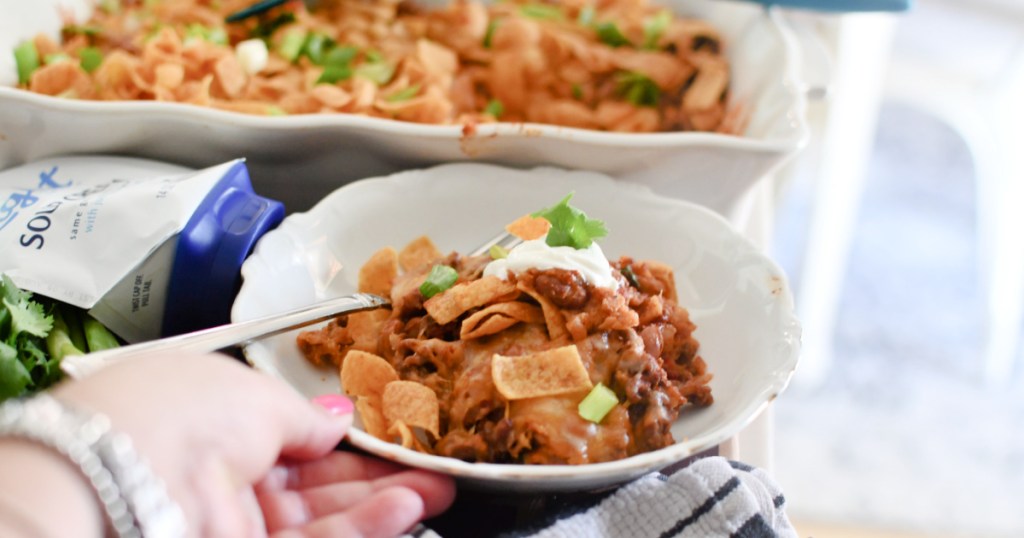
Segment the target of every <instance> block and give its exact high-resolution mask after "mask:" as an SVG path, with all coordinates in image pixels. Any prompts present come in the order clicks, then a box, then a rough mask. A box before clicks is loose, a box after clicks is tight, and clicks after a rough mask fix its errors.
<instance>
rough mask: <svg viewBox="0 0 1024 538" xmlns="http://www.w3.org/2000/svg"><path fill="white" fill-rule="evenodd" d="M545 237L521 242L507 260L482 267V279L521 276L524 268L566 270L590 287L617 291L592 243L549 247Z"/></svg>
mask: <svg viewBox="0 0 1024 538" xmlns="http://www.w3.org/2000/svg"><path fill="white" fill-rule="evenodd" d="M544 241H545V238H543V237H542V238H540V239H533V240H530V241H523V242H522V243H520V244H519V245H517V246H515V247H513V248H512V249H511V250H509V252H508V257H507V258H501V259H497V260H494V261H492V262H491V263H489V264H487V266H486V267H484V276H496V277H498V278H500V279H502V280H507V279H508V273H509V271H511V272H512V273H514V274H519V273H522V272H524V271H526V270H528V269H568V270H573V271H578V272H579V273H580V275H581V276H583V278H584V280H586V281H587V282H589V283H590V284H591V285H594V286H597V287H600V288H608V289H613V290H614V289H618V288H619V281H618V280H616V279H615V275H614V274H613V272H612V266H611V264H609V263H608V258H606V257H605V256H604V252H603V251H602V250H601V247H599V246H598V245H597V243H596V242H594V243H591V244H590V246H589V247H587V248H585V249H581V250H577V249H574V248H572V247H552V246H548V244H547V243H545V242H544Z"/></svg>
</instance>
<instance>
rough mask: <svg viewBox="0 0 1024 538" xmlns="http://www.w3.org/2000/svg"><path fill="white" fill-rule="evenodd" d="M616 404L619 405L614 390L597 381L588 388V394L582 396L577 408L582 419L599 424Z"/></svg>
mask: <svg viewBox="0 0 1024 538" xmlns="http://www.w3.org/2000/svg"><path fill="white" fill-rule="evenodd" d="M616 405H619V397H618V396H616V395H615V392H614V391H613V390H612V389H610V388H608V387H606V386H604V384H603V383H598V384H597V385H594V388H593V389H591V390H590V394H587V397H586V398H583V401H581V402H580V405H579V407H577V409H578V410H579V413H580V416H581V417H583V419H584V420H589V421H590V422H593V423H594V424H599V423H600V422H601V421H602V420H604V417H605V416H606V415H608V412H609V411H611V410H612V409H614V408H615V406H616Z"/></svg>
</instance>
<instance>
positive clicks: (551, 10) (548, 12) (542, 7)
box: [519, 4, 565, 21]
mask: <svg viewBox="0 0 1024 538" xmlns="http://www.w3.org/2000/svg"><path fill="white" fill-rule="evenodd" d="M519 14H520V15H523V16H524V17H529V18H531V19H541V20H549V21H558V20H562V19H564V18H565V15H564V14H563V13H562V10H561V9H559V8H558V7H556V6H551V5H547V4H525V5H523V6H522V7H520V8H519Z"/></svg>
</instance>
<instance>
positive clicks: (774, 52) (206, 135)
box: [0, 0, 808, 214]
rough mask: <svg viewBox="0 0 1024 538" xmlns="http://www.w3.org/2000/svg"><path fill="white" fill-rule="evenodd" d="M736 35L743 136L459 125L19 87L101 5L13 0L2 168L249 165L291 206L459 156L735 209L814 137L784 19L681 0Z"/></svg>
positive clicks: (6, 1) (262, 187)
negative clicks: (27, 52) (37, 48)
mask: <svg viewBox="0 0 1024 538" xmlns="http://www.w3.org/2000/svg"><path fill="white" fill-rule="evenodd" d="M664 3H665V4H667V5H669V6H672V7H673V8H674V9H675V10H676V11H677V12H678V13H681V14H687V15H693V16H697V17H701V18H704V19H706V20H707V21H709V22H710V23H712V24H713V25H715V26H716V27H717V28H719V29H720V30H721V31H722V33H723V35H724V36H725V38H726V41H727V42H726V47H727V54H728V56H729V59H730V62H731V65H732V70H733V81H732V98H733V100H734V101H736V102H740V103H743V104H744V105H745V106H747V107H748V110H749V113H750V121H749V124H748V127H747V129H746V132H745V133H744V135H743V136H729V135H720V134H709V133H696V132H678V133H658V134H615V133H606V132H598V131H588V130H581V129H572V128H564V127H554V126H548V125H536V124H525V125H524V124H489V125H481V126H480V127H479V128H478V130H477V133H476V135H475V136H473V137H468V138H467V137H464V136H463V134H462V129H461V127H460V126H438V125H422V124H413V123H404V122H398V121H393V120H386V119H379V118H369V117H361V116H354V115H341V114H339V115H305V116H288V117H257V116H248V115H242V114H237V113H231V112H224V111H219V110H214V109H208V108H200V107H195V106H190V105H180V104H175V103H161V102H95V101H77V100H69V99H59V98H53V97H48V96H44V95H38V94H32V93H29V92H26V91H22V90H17V89H14V88H12V87H11V86H12V85H13V83H14V81H15V80H16V77H15V75H14V62H13V55H12V54H10V53H9V52H4V51H11V50H13V47H14V46H15V45H16V44H17V43H19V42H20V41H22V40H24V39H27V38H30V37H31V36H33V35H35V34H36V33H38V32H46V33H49V34H51V35H54V36H56V35H57V34H58V32H59V28H60V23H59V15H58V6H62V7H65V8H71V9H72V11H73V12H74V13H75V14H76V16H79V17H84V16H85V15H86V14H87V13H88V11H89V9H90V7H89V6H90V5H91V3H90V2H88V0H36V1H33V2H25V1H24V0H0V13H2V14H3V16H2V17H0V168H5V167H9V166H13V165H17V164H21V163H24V162H27V161H30V160H34V159H39V158H41V157H44V156H50V155H56V154H67V153H118V154H127V155H135V156H141V157H148V158H152V159H158V160H164V161H170V162H174V163H178V164H182V165H186V166H191V167H202V166H207V165H210V164H213V163H219V162H224V161H225V160H226V159H230V158H235V157H245V158H246V159H247V160H248V166H249V169H250V170H251V173H252V178H253V183H254V186H255V188H256V190H257V191H258V192H259V193H260V194H262V195H264V196H269V197H272V198H277V199H279V200H282V201H284V202H285V203H286V204H287V206H288V209H289V210H292V211H294V210H302V209H306V208H308V207H311V206H312V205H313V204H314V203H315V202H316V201H318V200H320V199H321V198H323V197H324V196H325V195H326V194H327V193H329V192H331V191H332V190H334V189H335V188H336V187H338V186H339V185H342V184H344V183H347V182H349V181H352V180H355V179H359V178H364V177H371V176H378V175H386V174H388V173H391V172H394V171H397V170H402V169H408V168H414V167H421V166H426V165H431V164H437V163H443V162H452V161H479V162H491V163H500V164H504V165H509V166H515V167H532V166H537V165H554V166H559V167H563V168H570V169H586V170H592V171H597V172H602V173H605V174H608V175H611V176H613V177H616V178H619V179H625V180H628V181H634V182H637V183H641V184H643V185H646V186H648V187H650V188H652V189H653V190H654V191H655V192H658V193H661V194H665V195H669V196H673V197H678V198H683V199H688V200H691V201H695V202H698V203H701V204H704V205H706V206H709V207H711V208H712V209H715V210H716V211H719V212H721V213H725V214H728V213H730V212H731V210H732V209H733V208H734V206H735V204H736V202H737V201H738V200H739V199H740V198H741V197H742V195H743V194H744V193H745V192H746V191H747V190H748V189H749V188H750V187H751V186H752V185H753V184H754V183H755V182H756V181H757V180H758V179H760V178H761V177H763V176H764V175H765V174H767V173H768V172H770V171H772V170H773V169H774V168H776V167H778V166H779V165H780V164H781V163H782V162H783V161H785V160H786V158H787V157H789V156H791V155H793V154H794V153H796V152H797V151H798V150H799V149H800V148H801V147H802V145H803V144H804V142H805V141H806V138H807V135H808V128H807V124H806V122H805V119H804V108H805V98H804V95H803V92H802V90H801V89H800V84H798V80H797V78H798V73H797V69H796V59H797V58H798V56H799V51H798V50H797V47H796V45H795V42H794V39H793V37H792V35H791V34H790V32H789V30H788V29H787V28H786V27H785V25H784V23H783V22H782V20H781V18H780V17H779V16H778V15H777V14H776V13H775V12H773V11H771V10H764V9H763V8H761V7H759V6H756V5H751V4H746V3H739V2H722V1H715V0H675V1H673V2H664Z"/></svg>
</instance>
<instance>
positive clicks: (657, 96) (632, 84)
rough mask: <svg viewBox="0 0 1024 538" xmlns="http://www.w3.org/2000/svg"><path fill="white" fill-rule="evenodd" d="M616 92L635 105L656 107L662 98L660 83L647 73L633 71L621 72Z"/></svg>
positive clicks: (617, 80)
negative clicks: (656, 82)
mask: <svg viewBox="0 0 1024 538" xmlns="http://www.w3.org/2000/svg"><path fill="white" fill-rule="evenodd" d="M616 93H618V95H619V96H620V97H622V98H623V99H625V100H626V101H628V102H629V103H630V104H632V105H634V106H649V107H656V106H658V102H659V101H660V100H661V90H660V89H659V88H658V85H657V84H655V83H654V81H653V80H651V79H650V78H648V77H647V76H646V75H642V74H640V73H635V72H632V71H624V72H621V73H619V75H618V77H617V78H616Z"/></svg>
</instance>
